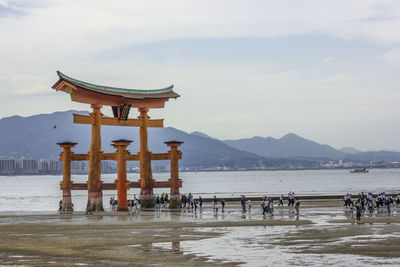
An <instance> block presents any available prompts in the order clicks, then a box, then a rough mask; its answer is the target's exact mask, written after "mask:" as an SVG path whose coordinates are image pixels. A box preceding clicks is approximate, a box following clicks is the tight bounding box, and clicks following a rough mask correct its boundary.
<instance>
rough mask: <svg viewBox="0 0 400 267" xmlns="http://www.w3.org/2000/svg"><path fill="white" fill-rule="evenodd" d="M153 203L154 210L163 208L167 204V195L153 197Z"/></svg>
mask: <svg viewBox="0 0 400 267" xmlns="http://www.w3.org/2000/svg"><path fill="white" fill-rule="evenodd" d="M154 203H155V204H156V208H158V209H161V207H163V208H165V207H166V205H168V203H169V196H168V193H162V194H161V195H155V196H154Z"/></svg>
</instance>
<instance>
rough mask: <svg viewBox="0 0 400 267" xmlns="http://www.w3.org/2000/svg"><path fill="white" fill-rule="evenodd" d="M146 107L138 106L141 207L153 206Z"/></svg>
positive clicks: (152, 181)
mask: <svg viewBox="0 0 400 267" xmlns="http://www.w3.org/2000/svg"><path fill="white" fill-rule="evenodd" d="M148 111H149V109H148V108H139V112H140V117H139V118H140V120H141V121H142V125H141V126H140V153H139V167H140V200H141V204H140V206H141V208H153V207H154V199H153V183H154V180H153V175H152V172H151V153H150V152H149V148H148V145H147V127H148V122H149V116H148V115H147V112H148Z"/></svg>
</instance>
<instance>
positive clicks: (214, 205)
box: [213, 195, 218, 209]
mask: <svg viewBox="0 0 400 267" xmlns="http://www.w3.org/2000/svg"><path fill="white" fill-rule="evenodd" d="M217 201H218V200H217V197H216V196H215V195H214V199H213V209H215V208H216V207H217Z"/></svg>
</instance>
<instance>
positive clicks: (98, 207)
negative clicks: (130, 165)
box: [52, 71, 181, 211]
mask: <svg viewBox="0 0 400 267" xmlns="http://www.w3.org/2000/svg"><path fill="white" fill-rule="evenodd" d="M57 75H58V77H59V80H58V81H57V82H56V83H55V84H54V85H53V87H52V88H53V89H55V90H57V91H64V92H66V93H68V94H70V95H71V100H72V101H76V102H80V103H86V104H90V105H91V108H92V110H93V111H92V113H91V114H90V116H84V115H78V114H74V115H73V116H74V123H79V124H90V125H92V137H91V145H90V151H89V153H88V154H73V153H72V152H71V147H73V146H74V145H75V144H73V143H69V142H64V143H59V144H60V146H62V147H64V152H63V153H64V155H63V154H62V155H61V159H63V161H64V168H66V167H65V165H66V162H65V161H69V162H70V161H71V160H89V177H88V183H87V190H88V199H89V200H91V201H92V202H93V203H92V207H93V208H94V210H95V211H102V210H103V204H102V203H103V202H102V190H103V189H106V188H107V189H111V188H110V187H112V189H114V186H105V185H104V184H103V183H102V181H101V160H117V158H118V153H119V152H118V151H117V152H116V153H103V152H102V151H101V125H115V126H132V127H140V152H139V153H138V154H136V155H129V156H127V157H126V158H125V157H122V158H121V157H120V159H121V160H122V159H123V160H124V161H126V160H139V166H140V189H141V190H140V196H141V204H142V207H153V206H154V201H153V187H154V186H162V185H165V186H168V187H169V186H170V184H172V183H174V184H175V185H174V186H176V185H178V186H179V185H181V181H180V180H179V178H178V177H176V179H177V181H175V179H174V181H173V182H169V183H165V184H162V182H159V183H160V184H157V182H155V181H154V180H153V176H152V171H151V160H152V159H153V160H156V159H170V160H171V173H172V161H173V160H174V161H177V160H178V159H179V158H180V156H179V157H177V156H176V155H174V157H172V156H171V154H173V153H175V154H176V151H178V150H177V149H174V147H175V148H177V147H178V146H179V144H180V143H181V142H178V145H176V142H177V141H174V142H175V143H174V145H170V144H168V145H169V146H171V151H172V150H174V151H175V152H171V151H170V152H169V153H165V154H152V153H151V152H150V151H149V149H148V133H147V128H148V127H163V119H156V120H151V119H149V116H148V111H149V110H150V109H152V108H164V105H165V102H166V101H168V100H169V99H170V98H178V97H179V95H178V94H177V93H175V92H174V91H173V85H171V86H169V87H166V88H163V89H153V90H137V89H124V88H116V87H108V86H102V85H96V84H91V83H87V82H83V81H79V80H77V79H74V78H71V77H68V76H66V75H65V74H63V73H61V72H59V71H57ZM103 106H111V107H112V110H113V113H114V117H113V118H112V117H104V116H103V114H102V113H101V108H102V107H103ZM130 108H137V109H138V111H139V113H140V116H139V117H138V118H137V119H128V114H129V110H130ZM114 146H115V147H116V148H117V149H121V148H122V149H123V146H124V145H121V144H119V143H115V144H114ZM66 149H67V150H66ZM125 149H126V146H125ZM178 152H179V151H178ZM65 153H66V154H68V158H66V154H65ZM179 153H180V152H179ZM176 164H177V162H176ZM121 168H122V167H121ZM125 168H126V167H125ZM174 168H175V167H174ZM125 172H126V170H125ZM66 173H67V175H68V171H67V172H66ZM69 175H70V173H69ZM172 176H177V175H176V174H174V175H172ZM174 178H175V177H174ZM171 179H172V177H171ZM171 179H170V180H171ZM65 180H68V179H64V181H63V183H62V186H64V187H63V190H64V189H65V188H67V189H69V190H71V189H74V186H73V185H72V182H70V181H69V182H65ZM179 181H180V182H179ZM64 182H65V183H64ZM67 183H68V184H67ZM103 185H104V186H103ZM130 185H132V186H133V187H137V186H138V184H137V183H135V182H130ZM105 187H106V188H105ZM80 188H82V186H81V187H80ZM85 189H86V188H85ZM174 190H175V191H176V189H174ZM171 192H172V187H171ZM178 192H179V187H178ZM65 194H66V195H68V193H67V192H66V193H65ZM69 194H70V193H69ZM171 198H172V196H171ZM65 202H68V201H65ZM63 210H68V207H66V208H65V209H64V208H63Z"/></svg>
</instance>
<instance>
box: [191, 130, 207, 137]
mask: <svg viewBox="0 0 400 267" xmlns="http://www.w3.org/2000/svg"><path fill="white" fill-rule="evenodd" d="M190 134H191V135H196V136H200V137H205V138H211V137H210V136H208V135H206V134H205V133H202V132H199V131H194V132H191V133H190Z"/></svg>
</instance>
